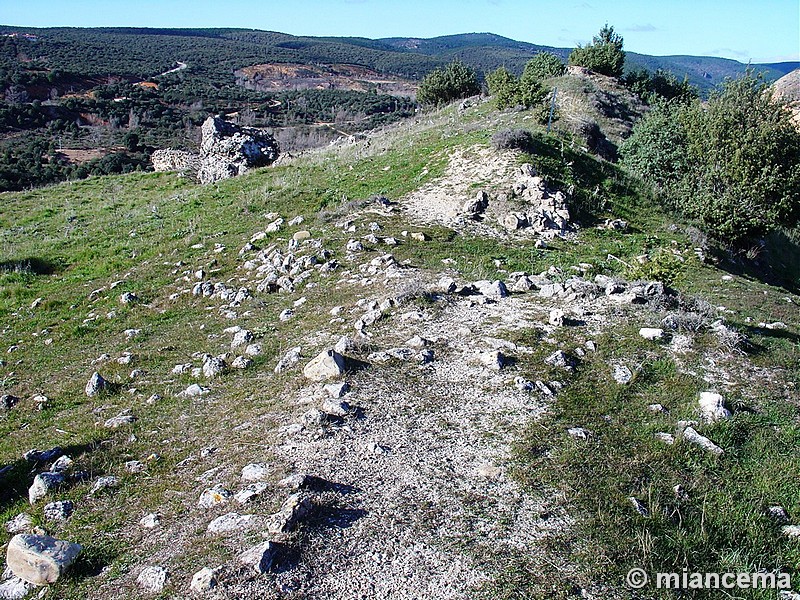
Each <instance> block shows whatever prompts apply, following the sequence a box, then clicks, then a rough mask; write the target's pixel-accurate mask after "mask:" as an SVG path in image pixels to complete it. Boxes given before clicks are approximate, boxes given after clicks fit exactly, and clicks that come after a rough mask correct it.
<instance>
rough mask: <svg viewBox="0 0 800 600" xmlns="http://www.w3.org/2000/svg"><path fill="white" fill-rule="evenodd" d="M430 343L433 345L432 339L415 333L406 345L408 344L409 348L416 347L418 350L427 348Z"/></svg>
mask: <svg viewBox="0 0 800 600" xmlns="http://www.w3.org/2000/svg"><path fill="white" fill-rule="evenodd" d="M430 345H431V341H430V340H426V339H425V338H423V337H420V336H418V335H415V336H414V337H413V338H411V339H410V340H408V341H407V342H406V346H408V347H409V348H416V349H418V350H422V349H423V348H427V347H428V346H430Z"/></svg>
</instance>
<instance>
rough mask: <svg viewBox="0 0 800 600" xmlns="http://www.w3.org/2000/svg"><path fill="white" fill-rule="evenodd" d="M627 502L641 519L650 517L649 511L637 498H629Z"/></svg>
mask: <svg viewBox="0 0 800 600" xmlns="http://www.w3.org/2000/svg"><path fill="white" fill-rule="evenodd" d="M628 502H630V503H631V505H632V506H633V510H635V511H636V512H637V513H639V514H640V515H641V516H643V517H649V516H650V510H649V509H648V508H647V507H646V506H645V505H644V504H642V502H641V500H639V499H638V498H636V497H634V496H631V497H629V498H628Z"/></svg>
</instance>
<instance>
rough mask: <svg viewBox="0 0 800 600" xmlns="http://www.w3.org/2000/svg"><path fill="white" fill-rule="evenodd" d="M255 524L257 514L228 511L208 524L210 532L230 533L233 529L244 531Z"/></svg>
mask: <svg viewBox="0 0 800 600" xmlns="http://www.w3.org/2000/svg"><path fill="white" fill-rule="evenodd" d="M254 524H255V516H253V515H240V514H239V513H235V512H232V513H228V514H226V515H222V516H221V517H217V518H216V519H214V520H213V521H211V523H209V524H208V532H209V533H229V532H231V531H244V530H245V529H248V528H250V527H251V526H253V525H254Z"/></svg>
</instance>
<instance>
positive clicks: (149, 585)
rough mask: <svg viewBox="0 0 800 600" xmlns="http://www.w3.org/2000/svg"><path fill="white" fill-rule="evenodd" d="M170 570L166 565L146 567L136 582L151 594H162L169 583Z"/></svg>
mask: <svg viewBox="0 0 800 600" xmlns="http://www.w3.org/2000/svg"><path fill="white" fill-rule="evenodd" d="M168 577H169V572H168V571H167V570H166V569H165V568H164V567H145V568H144V569H142V572H141V573H139V577H137V578H136V583H137V584H138V585H139V587H140V588H142V589H143V590H144V591H145V592H147V593H149V594H160V593H161V592H163V591H164V587H165V586H166V585H167V578H168Z"/></svg>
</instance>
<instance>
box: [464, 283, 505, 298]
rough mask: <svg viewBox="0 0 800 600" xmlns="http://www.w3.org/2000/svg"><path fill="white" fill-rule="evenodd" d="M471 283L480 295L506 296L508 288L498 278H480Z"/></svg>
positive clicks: (490, 296) (489, 296) (488, 296)
mask: <svg viewBox="0 0 800 600" xmlns="http://www.w3.org/2000/svg"><path fill="white" fill-rule="evenodd" d="M472 285H473V286H475V289H477V290H478V293H480V294H481V295H482V296H486V297H487V298H505V297H506V296H508V288H506V284H505V283H503V282H502V281H499V280H495V281H488V280H481V281H476V282H474V283H473V284H472Z"/></svg>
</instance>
